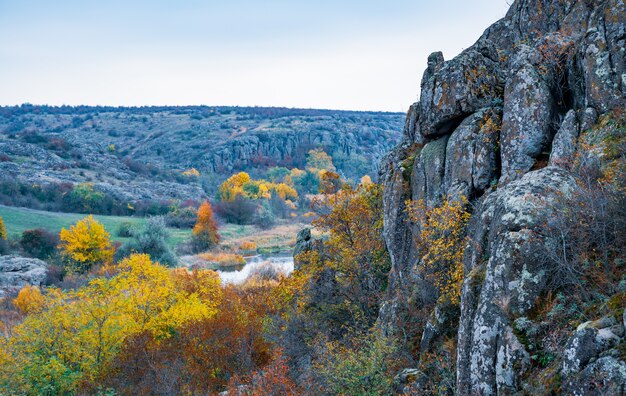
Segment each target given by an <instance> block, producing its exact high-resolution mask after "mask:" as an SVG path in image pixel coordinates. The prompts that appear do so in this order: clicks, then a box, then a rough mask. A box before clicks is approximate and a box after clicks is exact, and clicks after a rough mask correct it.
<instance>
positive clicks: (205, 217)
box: [193, 201, 220, 250]
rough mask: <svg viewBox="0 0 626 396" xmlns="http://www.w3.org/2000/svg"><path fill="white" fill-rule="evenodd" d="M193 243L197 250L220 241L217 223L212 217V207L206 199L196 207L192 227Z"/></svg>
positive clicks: (210, 246)
mask: <svg viewBox="0 0 626 396" xmlns="http://www.w3.org/2000/svg"><path fill="white" fill-rule="evenodd" d="M193 238H194V244H195V245H196V247H197V248H198V249H199V250H202V249H204V250H206V249H210V248H212V247H213V246H215V245H217V244H218V243H219V242H220V236H219V234H218V232H217V223H216V222H215V219H214V218H213V208H212V207H211V204H210V203H209V202H208V201H204V202H203V203H202V205H200V207H199V208H198V217H197V220H196V225H195V226H194V227H193Z"/></svg>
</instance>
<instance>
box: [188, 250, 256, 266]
mask: <svg viewBox="0 0 626 396" xmlns="http://www.w3.org/2000/svg"><path fill="white" fill-rule="evenodd" d="M198 257H199V258H201V259H202V260H205V261H207V262H208V263H209V264H213V265H216V266H218V267H237V266H240V265H244V264H245V263H246V260H244V258H243V256H242V255H240V254H233V253H201V254H199V255H198Z"/></svg>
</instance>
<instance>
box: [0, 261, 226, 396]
mask: <svg viewBox="0 0 626 396" xmlns="http://www.w3.org/2000/svg"><path fill="white" fill-rule="evenodd" d="M222 302H223V300H222V289H221V287H220V281H219V276H218V275H217V274H216V273H215V272H213V271H205V272H202V273H197V272H196V273H192V274H188V273H183V272H181V271H170V270H168V269H167V268H166V267H163V266H161V265H158V264H154V263H152V262H151V261H150V257H149V256H148V255H145V254H141V255H139V254H135V255H131V256H130V257H129V258H127V259H125V260H124V261H122V262H121V263H120V264H119V265H118V266H116V267H115V275H114V276H113V277H111V278H95V279H93V280H92V281H91V282H90V283H89V284H88V285H87V286H84V287H81V288H79V289H78V290H76V291H68V292H63V291H60V290H58V289H49V291H48V292H47V293H46V296H44V303H43V305H42V307H41V308H40V309H39V310H37V311H32V312H31V314H29V315H28V316H27V317H26V319H25V320H24V322H23V323H22V324H20V325H19V326H17V327H16V328H15V331H14V336H13V337H12V338H11V339H10V340H8V342H7V343H5V344H0V347H2V348H0V393H3V391H5V390H8V391H10V393H11V394H13V393H15V394H82V393H89V392H85V391H84V390H82V391H81V389H80V386H81V385H83V384H85V383H92V384H93V383H96V384H97V383H99V380H100V379H101V378H102V377H103V376H105V375H106V373H107V370H109V369H110V367H111V363H112V362H113V360H114V359H115V358H116V357H117V356H118V354H119V353H120V351H121V349H122V347H123V345H124V342H125V341H126V340H128V339H129V337H133V336H135V335H138V334H149V335H151V336H152V337H154V339H155V340H164V339H167V338H169V337H171V336H172V335H173V334H175V333H176V332H178V331H180V329H181V328H183V327H184V326H187V325H189V324H190V323H192V322H197V321H200V320H203V319H207V318H211V317H213V316H215V315H216V314H217V313H218V307H219V306H220V304H221V303H222ZM2 340H3V339H2V338H0V341H2ZM3 394H4V393H3Z"/></svg>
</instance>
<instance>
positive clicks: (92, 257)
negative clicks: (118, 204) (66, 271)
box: [59, 215, 114, 272]
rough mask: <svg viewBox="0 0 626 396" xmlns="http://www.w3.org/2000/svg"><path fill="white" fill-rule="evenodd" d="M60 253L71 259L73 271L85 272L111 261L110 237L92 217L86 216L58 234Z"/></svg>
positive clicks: (111, 246) (112, 251)
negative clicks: (94, 266) (96, 265)
mask: <svg viewBox="0 0 626 396" xmlns="http://www.w3.org/2000/svg"><path fill="white" fill-rule="evenodd" d="M59 238H60V239H61V244H60V245H59V248H60V249H61V251H62V253H63V254H64V255H65V256H66V257H68V258H69V259H71V260H72V261H73V264H74V268H73V269H74V270H76V271H78V272H85V271H87V270H88V269H89V268H91V267H92V266H93V265H95V264H104V263H108V262H110V261H111V260H112V259H113V253H114V248H113V245H111V240H110V235H109V233H108V232H107V231H106V230H105V229H104V226H103V225H102V224H100V223H98V222H97V221H96V220H95V219H94V218H93V216H91V215H90V216H87V217H85V218H84V219H83V220H80V221H79V222H77V223H76V224H75V225H73V226H70V229H69V230H66V229H65V228H63V229H62V230H61V233H60V234H59Z"/></svg>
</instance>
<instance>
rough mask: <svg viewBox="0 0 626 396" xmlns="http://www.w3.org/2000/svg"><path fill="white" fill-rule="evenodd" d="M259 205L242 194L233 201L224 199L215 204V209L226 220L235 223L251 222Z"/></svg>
mask: <svg viewBox="0 0 626 396" xmlns="http://www.w3.org/2000/svg"><path fill="white" fill-rule="evenodd" d="M256 208H257V205H256V204H255V203H254V202H252V200H250V199H246V198H244V197H242V196H240V195H238V196H236V197H235V198H234V199H233V200H232V201H222V202H219V203H218V204H216V205H215V211H216V212H217V214H218V215H219V216H220V217H221V218H222V219H224V220H226V221H227V222H229V223H234V224H251V223H252V221H253V220H254V214H255V212H256Z"/></svg>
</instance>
